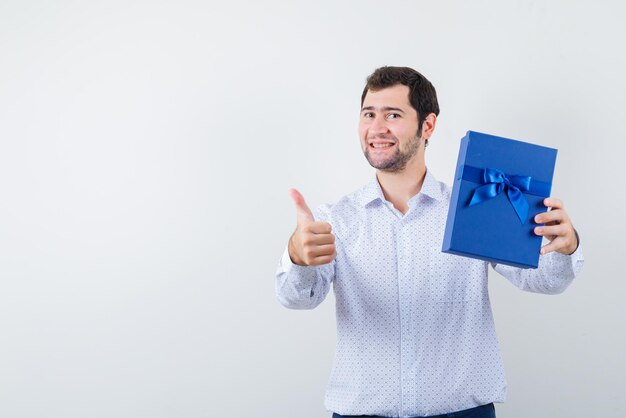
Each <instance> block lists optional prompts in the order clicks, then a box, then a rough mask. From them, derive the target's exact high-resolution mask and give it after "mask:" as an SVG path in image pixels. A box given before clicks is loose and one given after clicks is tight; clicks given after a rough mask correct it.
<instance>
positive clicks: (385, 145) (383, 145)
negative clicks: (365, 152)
mask: <svg viewBox="0 0 626 418" xmlns="http://www.w3.org/2000/svg"><path fill="white" fill-rule="evenodd" d="M394 145H395V144H394V143H393V142H372V143H370V148H373V149H385V148H391V147H393V146H394Z"/></svg>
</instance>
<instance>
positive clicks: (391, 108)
mask: <svg viewBox="0 0 626 418" xmlns="http://www.w3.org/2000/svg"><path fill="white" fill-rule="evenodd" d="M379 109H380V110H382V111H383V112H390V111H393V112H400V113H405V112H404V110H402V109H400V108H399V107H392V106H384V107H381V108H379ZM365 110H377V109H376V107H374V106H365V107H363V108H361V112H363V111H365Z"/></svg>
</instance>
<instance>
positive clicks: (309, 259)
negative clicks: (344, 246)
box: [288, 189, 337, 266]
mask: <svg viewBox="0 0 626 418" xmlns="http://www.w3.org/2000/svg"><path fill="white" fill-rule="evenodd" d="M289 194H290V195H291V199H292V200H293V203H294V204H295V205H296V213H297V215H298V218H297V219H298V224H297V226H296V230H295V232H294V233H293V235H291V238H290V239H289V245H288V250H289V257H291V261H292V262H293V263H294V264H298V265H301V266H320V265H322V264H328V263H330V262H331V261H333V260H334V259H335V257H336V256H337V252H336V249H335V236H334V235H333V234H332V227H331V226H330V224H329V223H328V222H318V221H316V220H315V218H314V217H313V212H311V209H309V207H308V206H307V204H306V202H305V201H304V197H302V195H301V194H300V192H299V191H297V190H296V189H291V190H289Z"/></svg>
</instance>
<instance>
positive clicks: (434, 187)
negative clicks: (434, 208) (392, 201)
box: [357, 169, 443, 206]
mask: <svg viewBox="0 0 626 418" xmlns="http://www.w3.org/2000/svg"><path fill="white" fill-rule="evenodd" d="M417 195H424V196H428V197H430V198H432V199H435V200H441V199H443V192H442V190H441V185H440V184H439V182H438V181H437V179H436V178H435V176H433V175H432V174H431V173H430V171H428V169H427V170H426V176H424V183H423V184H422V189H421V190H420V192H419V193H418V194H417ZM357 200H358V202H359V204H360V205H362V206H365V205H367V204H368V203H371V202H373V201H375V200H380V201H381V202H383V201H385V195H384V194H383V189H382V188H381V187H380V183H378V179H377V178H376V175H374V178H373V179H372V180H371V181H370V182H369V183H368V184H367V185H366V186H365V187H363V188H362V189H361V192H360V193H359V195H358V197H357Z"/></svg>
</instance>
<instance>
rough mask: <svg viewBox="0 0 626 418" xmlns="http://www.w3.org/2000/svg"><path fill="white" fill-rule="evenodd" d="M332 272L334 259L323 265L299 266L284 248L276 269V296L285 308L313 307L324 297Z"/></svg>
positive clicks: (333, 271) (332, 276) (332, 277)
mask: <svg viewBox="0 0 626 418" xmlns="http://www.w3.org/2000/svg"><path fill="white" fill-rule="evenodd" d="M334 273H335V261H334V260H333V261H332V262H331V263H330V264H325V265H323V266H316V267H306V266H299V265H297V264H293V263H292V261H291V258H290V257H289V252H288V251H287V249H285V252H284V253H283V256H282V258H281V260H280V263H279V265H278V270H277V271H276V297H277V298H278V301H279V302H280V303H281V304H282V305H283V306H285V307H287V308H291V309H313V308H315V307H316V306H317V305H319V304H320V303H322V301H323V300H324V299H325V298H326V295H327V294H328V291H329V290H330V284H331V283H332V281H333V279H334Z"/></svg>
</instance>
